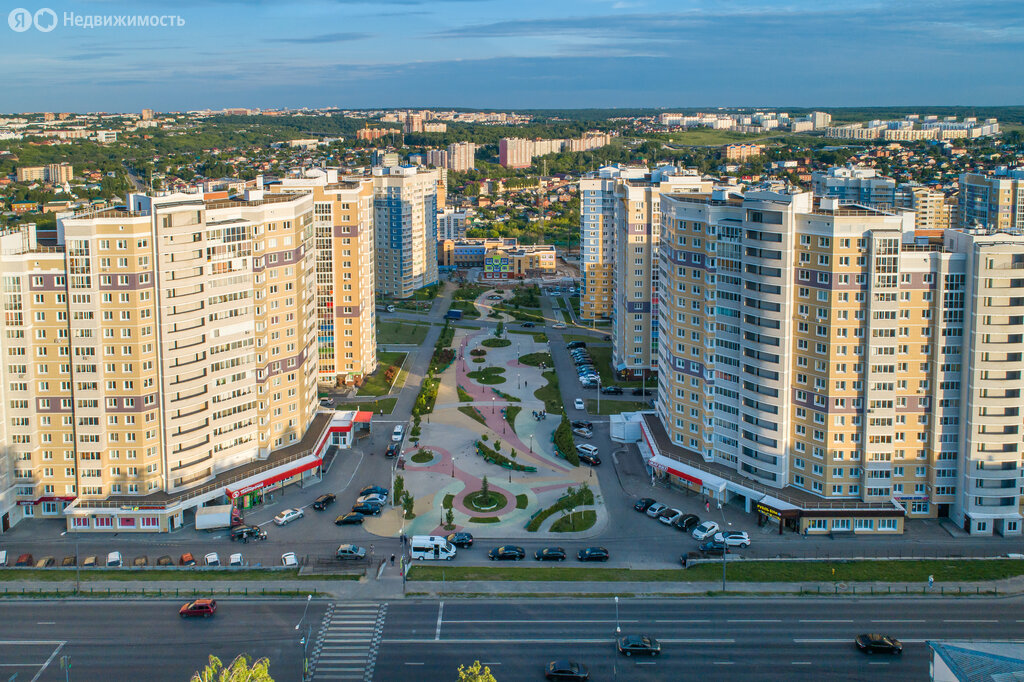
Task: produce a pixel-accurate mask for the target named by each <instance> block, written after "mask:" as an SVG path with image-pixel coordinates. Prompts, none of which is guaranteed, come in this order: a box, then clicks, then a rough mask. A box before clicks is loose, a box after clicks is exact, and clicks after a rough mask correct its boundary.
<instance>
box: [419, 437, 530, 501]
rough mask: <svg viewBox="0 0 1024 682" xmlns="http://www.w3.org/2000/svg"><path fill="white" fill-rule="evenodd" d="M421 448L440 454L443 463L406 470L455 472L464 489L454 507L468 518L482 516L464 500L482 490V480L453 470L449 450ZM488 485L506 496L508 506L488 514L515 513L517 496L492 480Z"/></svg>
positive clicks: (459, 493) (460, 470)
mask: <svg viewBox="0 0 1024 682" xmlns="http://www.w3.org/2000/svg"><path fill="white" fill-rule="evenodd" d="M420 448H421V449H425V450H432V451H433V452H436V453H439V454H440V455H441V461H440V462H438V463H436V464H432V465H430V466H420V465H417V464H411V463H410V464H406V465H405V468H406V469H407V470H410V471H429V472H431V473H435V474H448V475H451V474H452V472H453V471H454V473H455V478H457V479H458V480H460V481H462V484H463V488H462V490H461V491H459V492H458V493H456V495H455V499H454V500H453V501H452V507H454V508H455V509H458V510H459V511H460V512H462V513H463V514H466V515H468V516H475V515H477V514H480V513H481V512H477V511H474V510H472V509H470V508H469V507H467V506H466V505H465V503H464V502H463V500H464V498H465V497H466V495H469V494H470V493H475V492H477V491H478V490H480V484H481V479H479V478H477V477H476V476H473V475H471V474H468V473H466V472H465V471H463V470H462V469H459V468H458V467H455V468H454V469H453V468H452V454H451V453H450V452H448V451H447V450H445V449H444V448H439V447H436V446H433V445H425V444H423V443H420ZM487 484H488V488H490V489H491V490H493V491H494V492H497V493H501V494H502V495H504V496H505V500H506V504H505V506H504V507H502V508H501V509H494V510H491V511H489V512H487V514H493V515H495V516H499V515H501V514H507V513H509V512H511V511H515V508H516V496H515V495H513V494H512V493H511V492H509V491H508V490H507V489H505V488H502V487H501V486H498V485H494V484H493V483H491V481H490V480H488V481H487Z"/></svg>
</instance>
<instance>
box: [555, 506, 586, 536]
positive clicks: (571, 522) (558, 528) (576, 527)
mask: <svg viewBox="0 0 1024 682" xmlns="http://www.w3.org/2000/svg"><path fill="white" fill-rule="evenodd" d="M595 523H597V512H596V511H594V510H593V509H584V510H583V511H578V512H573V513H572V514H571V515H568V514H567V515H565V516H563V517H561V518H560V519H558V520H557V521H555V522H554V523H553V524H551V532H552V533H577V532H579V531H583V530H589V529H590V528H592V527H593V525H594V524H595Z"/></svg>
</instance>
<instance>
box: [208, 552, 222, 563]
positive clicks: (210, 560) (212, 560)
mask: <svg viewBox="0 0 1024 682" xmlns="http://www.w3.org/2000/svg"><path fill="white" fill-rule="evenodd" d="M204 560H205V561H206V565H207V566H220V557H219V556H217V553H216V552H210V553H209V554H207V555H206V557H204Z"/></svg>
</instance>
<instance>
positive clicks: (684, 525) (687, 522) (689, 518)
mask: <svg viewBox="0 0 1024 682" xmlns="http://www.w3.org/2000/svg"><path fill="white" fill-rule="evenodd" d="M672 525H673V526H675V527H676V528H678V529H679V530H681V531H683V532H684V533H685V532H687V531H688V530H690V529H691V528H695V527H696V526H699V525H700V518H699V517H698V516H697V515H696V514H683V515H682V516H680V517H679V518H678V519H676V520H675V521H673V522H672Z"/></svg>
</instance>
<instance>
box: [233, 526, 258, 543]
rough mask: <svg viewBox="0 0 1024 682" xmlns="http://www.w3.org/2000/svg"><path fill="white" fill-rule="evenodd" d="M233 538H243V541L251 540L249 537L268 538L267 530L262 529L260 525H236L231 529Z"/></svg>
mask: <svg viewBox="0 0 1024 682" xmlns="http://www.w3.org/2000/svg"><path fill="white" fill-rule="evenodd" d="M230 537H231V540H232V542H233V541H235V540H241V541H242V542H249V538H257V539H260V540H266V539H267V532H266V531H265V530H263V529H261V528H260V527H259V526H236V527H235V528H232V529H231V535H230Z"/></svg>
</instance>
